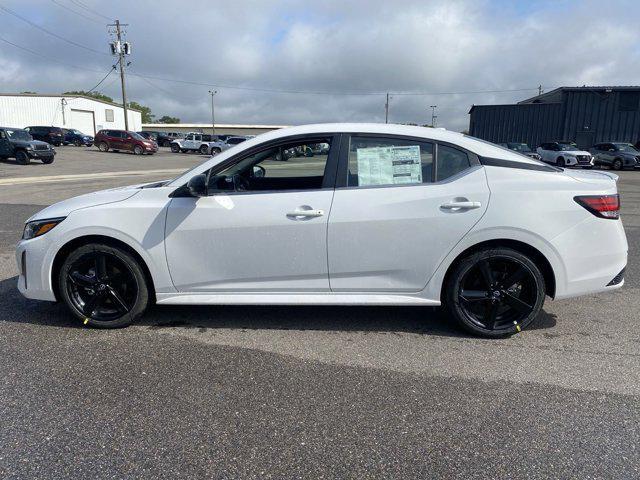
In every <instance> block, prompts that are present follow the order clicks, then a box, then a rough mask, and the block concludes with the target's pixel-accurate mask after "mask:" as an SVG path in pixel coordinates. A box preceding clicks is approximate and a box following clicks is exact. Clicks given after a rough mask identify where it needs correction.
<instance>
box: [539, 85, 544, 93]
mask: <svg viewBox="0 0 640 480" xmlns="http://www.w3.org/2000/svg"><path fill="white" fill-rule="evenodd" d="M542 92H543V90H542V85H538V95H542Z"/></svg>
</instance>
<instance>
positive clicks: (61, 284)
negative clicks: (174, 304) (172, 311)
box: [57, 243, 149, 328]
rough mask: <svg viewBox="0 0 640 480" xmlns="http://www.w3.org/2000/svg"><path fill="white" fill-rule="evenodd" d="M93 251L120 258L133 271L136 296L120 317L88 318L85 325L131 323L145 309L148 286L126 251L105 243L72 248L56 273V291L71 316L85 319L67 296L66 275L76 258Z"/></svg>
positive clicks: (104, 325) (140, 270) (134, 261)
mask: <svg viewBox="0 0 640 480" xmlns="http://www.w3.org/2000/svg"><path fill="white" fill-rule="evenodd" d="M93 252H103V253H105V254H107V255H114V256H116V257H118V258H119V259H120V260H122V261H123V262H124V263H125V264H126V265H127V266H128V267H129V269H130V270H131V272H132V273H133V275H134V277H135V280H136V282H137V284H138V297H137V298H136V302H135V304H134V306H133V308H132V309H131V310H130V311H129V312H128V313H126V314H125V315H123V316H122V317H120V318H118V319H116V320H113V321H100V320H94V319H92V318H89V319H88V321H87V323H86V324H85V325H88V326H91V327H96V328H121V327H126V326H128V325H131V324H132V323H133V322H134V321H136V320H137V319H138V318H139V317H140V316H141V315H142V314H143V313H144V311H145V310H146V309H147V306H148V304H149V288H148V286H147V280H146V278H145V274H144V272H143V271H142V268H141V266H140V264H139V263H138V261H137V260H136V259H135V258H134V257H133V256H132V255H131V254H129V253H128V252H126V251H124V250H122V249H120V248H116V247H112V246H110V245H105V244H99V243H94V244H88V245H83V246H81V247H78V248H77V249H75V250H73V251H72V252H71V253H70V254H69V255H68V256H67V258H65V260H64V262H63V263H62V266H61V268H60V271H59V273H58V279H57V282H58V292H60V297H61V300H62V301H63V302H64V303H65V305H66V306H67V308H68V309H69V310H70V311H71V313H72V314H73V316H75V317H76V318H78V319H79V320H81V321H82V322H83V323H84V322H85V321H86V320H87V316H86V315H85V314H84V313H82V312H81V311H79V310H78V309H77V308H76V307H75V305H74V304H73V302H72V301H71V299H70V298H69V292H68V291H67V280H66V279H67V275H68V273H69V270H70V268H71V266H72V265H73V263H74V262H75V261H76V260H78V259H79V258H80V257H82V256H83V255H86V254H88V253H93Z"/></svg>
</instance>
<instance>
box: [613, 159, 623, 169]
mask: <svg viewBox="0 0 640 480" xmlns="http://www.w3.org/2000/svg"><path fill="white" fill-rule="evenodd" d="M611 168H613V169H614V170H622V169H623V163H622V160H620V159H619V158H616V159H615V160H614V161H613V163H612V164H611Z"/></svg>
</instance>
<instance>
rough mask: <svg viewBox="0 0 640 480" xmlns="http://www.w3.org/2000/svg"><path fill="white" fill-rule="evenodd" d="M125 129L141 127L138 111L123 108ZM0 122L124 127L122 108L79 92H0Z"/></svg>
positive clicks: (87, 129)
mask: <svg viewBox="0 0 640 480" xmlns="http://www.w3.org/2000/svg"><path fill="white" fill-rule="evenodd" d="M127 113H128V115H127V116H128V117H129V130H133V131H140V130H141V129H142V115H141V113H140V112H139V111H137V110H131V109H128V110H127ZM0 126H2V127H17V128H24V127H29V126H43V127H44V126H46V127H49V126H51V127H61V128H75V129H76V130H80V131H81V132H82V133H84V134H86V135H95V133H96V132H97V131H98V130H101V129H103V128H113V129H116V130H124V109H123V108H122V106H120V105H117V104H115V103H110V102H105V101H102V100H96V99H94V98H91V97H84V96H81V95H41V94H31V93H18V94H16V93H13V94H11V93H0Z"/></svg>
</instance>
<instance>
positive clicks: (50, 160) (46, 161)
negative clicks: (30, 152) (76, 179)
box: [42, 157, 53, 165]
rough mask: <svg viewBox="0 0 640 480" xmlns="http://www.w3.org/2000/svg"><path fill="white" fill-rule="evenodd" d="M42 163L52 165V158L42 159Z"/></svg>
mask: <svg viewBox="0 0 640 480" xmlns="http://www.w3.org/2000/svg"><path fill="white" fill-rule="evenodd" d="M42 163H44V164H45V165H50V164H52V163H53V157H51V158H43V159H42Z"/></svg>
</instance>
